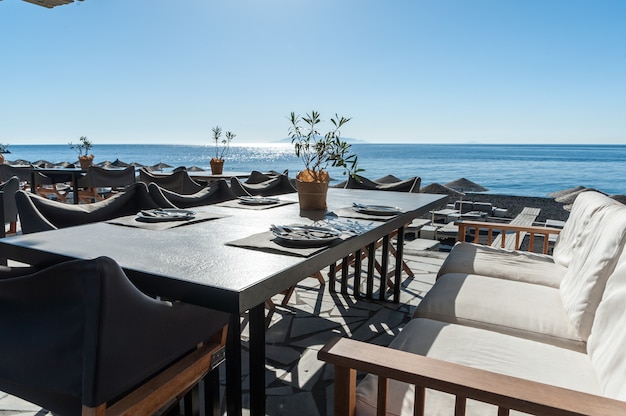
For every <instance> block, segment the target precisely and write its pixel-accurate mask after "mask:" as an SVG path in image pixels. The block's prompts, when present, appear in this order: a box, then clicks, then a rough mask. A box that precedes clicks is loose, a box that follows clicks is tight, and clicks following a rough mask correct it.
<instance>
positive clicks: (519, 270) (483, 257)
mask: <svg viewBox="0 0 626 416" xmlns="http://www.w3.org/2000/svg"><path fill="white" fill-rule="evenodd" d="M566 271H567V268H565V267H563V266H561V265H560V264H556V263H555V262H554V259H553V258H552V256H548V255H545V254H537V253H529V252H527V251H515V250H506V249H502V248H496V247H491V246H484V245H480V244H473V243H464V242H461V243H457V244H456V245H455V246H454V247H453V248H452V251H451V252H450V254H448V257H447V258H446V260H445V261H444V262H443V264H442V265H441V268H440V269H439V273H438V274H437V277H440V276H443V275H444V274H446V273H468V274H479V275H482V276H490V277H497V278H500V279H508V280H519V281H521V282H528V283H535V284H540V285H545V286H550V287H559V285H560V284H561V279H562V278H563V276H564V275H565V272H566Z"/></svg>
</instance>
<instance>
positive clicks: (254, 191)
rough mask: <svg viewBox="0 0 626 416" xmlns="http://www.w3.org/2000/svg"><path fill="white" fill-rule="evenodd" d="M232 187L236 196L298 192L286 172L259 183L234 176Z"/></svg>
mask: <svg viewBox="0 0 626 416" xmlns="http://www.w3.org/2000/svg"><path fill="white" fill-rule="evenodd" d="M230 189H231V190H232V191H233V193H234V194H235V195H236V196H251V195H254V196H274V195H283V194H289V193H292V192H297V191H296V188H295V187H294V186H293V184H292V182H291V180H290V179H289V177H288V176H287V175H284V174H279V175H278V176H276V177H274V178H271V179H268V180H266V181H263V182H259V183H244V182H242V181H240V180H239V179H238V178H236V177H232V178H230Z"/></svg>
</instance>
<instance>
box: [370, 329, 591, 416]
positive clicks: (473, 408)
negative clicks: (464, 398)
mask: <svg viewBox="0 0 626 416" xmlns="http://www.w3.org/2000/svg"><path fill="white" fill-rule="evenodd" d="M390 347H391V348H395V349H399V350H403V351H409V352H413V353H416V354H420V355H425V356H428V357H433V358H437V359H441V360H445V361H449V362H453V363H458V364H463V365H467V366H470V367H474V368H479V369H483V370H488V371H493V372H496V373H500V374H506V375H511V376H515V377H520V378H524V379H527V380H533V381H537V382H540V383H546V384H551V385H555V386H560V387H564V388H568V389H573V390H578V391H583V392H587V393H591V394H596V395H602V389H601V387H600V384H599V382H598V380H597V378H596V375H595V373H594V370H593V368H592V366H591V363H590V361H589V359H588V357H587V355H586V354H584V353H580V352H576V351H572V350H568V349H563V348H559V347H556V346H554V345H550V344H544V343H541V342H535V341H530V340H527V339H523V338H518V337H513V336H509V335H503V334H500V333H497V332H492V331H485V330H482V329H478V328H471V327H467V326H461V325H454V324H446V323H443V322H438V321H433V320H429V319H413V320H412V321H411V322H409V323H408V324H407V325H406V326H405V327H404V329H403V330H402V332H401V333H400V334H399V335H398V336H397V337H396V338H395V339H394V340H393V341H392V343H391V344H390ZM376 391H377V379H376V377H375V376H372V375H368V376H367V377H365V379H364V380H363V381H362V382H361V383H359V386H358V388H357V415H359V416H363V415H375V409H376V396H377V395H376ZM413 401H414V388H413V386H411V385H408V384H405V383H400V382H397V381H390V383H389V396H388V403H389V408H388V415H412V414H413V413H412V412H413ZM493 409H494V408H493V406H491V405H486V404H483V403H478V402H475V401H468V412H467V415H468V416H474V415H481V416H482V415H486V414H492V415H495V414H496V412H494V411H493ZM425 414H427V415H429V416H435V415H437V416H438V415H447V416H450V415H453V414H454V399H453V396H450V395H448V394H445V393H438V392H434V391H432V390H427V393H426V412H425ZM511 414H519V413H517V412H511Z"/></svg>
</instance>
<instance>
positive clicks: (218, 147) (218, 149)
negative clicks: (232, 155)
mask: <svg viewBox="0 0 626 416" xmlns="http://www.w3.org/2000/svg"><path fill="white" fill-rule="evenodd" d="M235 136H236V134H233V133H232V132H230V131H227V132H226V138H224V139H222V138H221V137H222V129H221V128H220V126H215V127H213V140H214V141H215V157H212V158H211V162H210V163H211V173H213V175H221V174H222V172H223V170H224V156H226V154H227V153H228V150H229V149H230V142H231V141H232V140H233V139H234V138H235ZM220 139H221V140H220Z"/></svg>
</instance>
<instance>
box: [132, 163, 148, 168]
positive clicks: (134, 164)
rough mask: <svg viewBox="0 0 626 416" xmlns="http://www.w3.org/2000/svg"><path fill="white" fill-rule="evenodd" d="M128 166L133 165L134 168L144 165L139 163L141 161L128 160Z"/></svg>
mask: <svg viewBox="0 0 626 416" xmlns="http://www.w3.org/2000/svg"><path fill="white" fill-rule="evenodd" d="M128 166H134V167H136V168H143V167H144V165H142V164H141V163H139V162H130V163H129V164H128Z"/></svg>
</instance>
